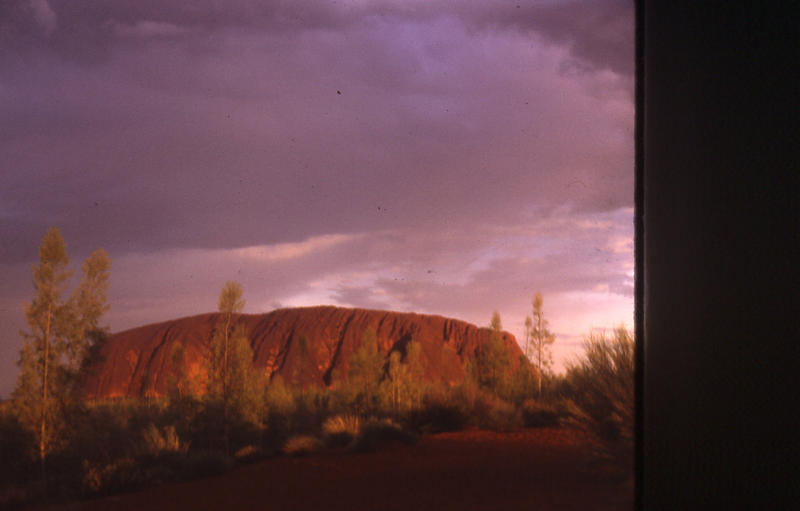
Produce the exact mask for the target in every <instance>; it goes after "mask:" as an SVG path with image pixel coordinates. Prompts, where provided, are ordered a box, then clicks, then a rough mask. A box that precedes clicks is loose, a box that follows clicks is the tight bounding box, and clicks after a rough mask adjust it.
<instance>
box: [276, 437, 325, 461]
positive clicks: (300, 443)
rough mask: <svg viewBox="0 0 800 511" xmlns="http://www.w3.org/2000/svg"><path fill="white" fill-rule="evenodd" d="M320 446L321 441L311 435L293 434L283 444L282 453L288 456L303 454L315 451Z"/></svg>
mask: <svg viewBox="0 0 800 511" xmlns="http://www.w3.org/2000/svg"><path fill="white" fill-rule="evenodd" d="M321 447H322V442H320V440H319V439H318V438H317V437H315V436H311V435H294V436H291V437H289V440H287V441H286V445H284V446H283V453H284V454H288V455H290V456H303V455H306V454H310V453H312V452H316V451H318V450H320V448H321Z"/></svg>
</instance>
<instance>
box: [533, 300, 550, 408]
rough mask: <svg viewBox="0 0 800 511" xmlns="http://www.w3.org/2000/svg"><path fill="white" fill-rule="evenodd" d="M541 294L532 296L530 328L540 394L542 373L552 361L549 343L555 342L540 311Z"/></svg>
mask: <svg viewBox="0 0 800 511" xmlns="http://www.w3.org/2000/svg"><path fill="white" fill-rule="evenodd" d="M543 303H544V300H542V294H541V293H536V295H534V297H533V328H532V330H531V341H532V342H533V350H532V355H533V363H534V365H535V366H536V369H537V372H538V376H537V388H538V395H539V396H541V395H542V374H543V371H549V369H550V366H551V365H552V363H553V355H552V353H551V352H550V345H551V344H553V342H555V340H556V338H555V336H554V335H553V334H552V333H551V332H550V330H548V328H547V326H548V322H547V320H546V319H544V312H543V311H542V305H543Z"/></svg>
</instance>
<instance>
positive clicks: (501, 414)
mask: <svg viewBox="0 0 800 511" xmlns="http://www.w3.org/2000/svg"><path fill="white" fill-rule="evenodd" d="M471 418H472V424H473V425H475V426H477V427H479V428H481V429H491V430H494V431H512V430H515V429H518V428H520V427H521V426H522V417H521V414H520V412H519V410H518V409H517V408H516V407H515V406H514V405H512V404H511V403H509V402H507V401H505V400H503V399H502V398H500V397H498V396H497V395H495V394H494V393H490V392H482V393H480V394H479V396H478V398H477V399H476V400H475V405H474V408H473V412H472V416H471Z"/></svg>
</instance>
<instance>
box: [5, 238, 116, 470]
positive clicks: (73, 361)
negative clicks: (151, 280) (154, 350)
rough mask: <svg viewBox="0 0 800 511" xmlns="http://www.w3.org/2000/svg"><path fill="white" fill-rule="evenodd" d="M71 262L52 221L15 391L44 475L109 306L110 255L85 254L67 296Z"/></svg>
mask: <svg viewBox="0 0 800 511" xmlns="http://www.w3.org/2000/svg"><path fill="white" fill-rule="evenodd" d="M68 266H69V256H68V255H67V245H66V242H65V241H64V238H63V237H62V235H61V232H60V231H59V230H58V229H57V228H55V227H51V228H50V229H48V230H47V232H46V233H45V235H44V237H43V238H42V243H41V245H40V246H39V264H38V265H34V266H33V268H32V270H33V287H34V291H35V294H34V298H33V300H32V301H31V302H30V303H29V304H28V305H27V306H26V307H25V319H26V321H27V323H28V330H26V331H23V332H21V335H22V337H23V339H24V340H25V343H24V345H23V347H22V350H21V353H20V358H19V362H18V365H19V368H20V373H19V377H18V379H17V386H16V388H15V390H14V392H13V396H12V397H13V400H14V409H15V412H16V414H17V416H18V417H19V420H20V422H21V423H22V424H23V425H24V426H25V427H27V428H28V429H29V430H30V431H33V432H35V436H36V442H37V445H38V457H39V460H40V464H41V472H42V479H43V481H44V480H45V479H46V478H45V460H46V458H47V456H48V454H49V453H50V452H51V451H52V450H53V448H54V447H57V446H58V444H59V442H61V441H63V433H64V429H65V425H66V419H65V417H66V408H67V406H68V405H69V403H70V402H71V400H72V398H74V397H75V391H76V388H77V385H76V382H77V378H78V376H79V374H78V373H79V369H80V368H81V366H82V364H83V360H84V359H85V358H86V356H87V354H88V353H89V351H90V349H91V348H92V346H93V345H94V344H95V343H99V342H100V341H101V339H102V338H103V336H104V334H105V332H106V329H105V328H102V327H100V326H99V322H100V318H101V316H102V315H103V313H105V312H106V311H107V310H108V305H107V304H106V292H107V289H108V277H109V270H110V267H111V261H110V259H109V258H108V255H107V254H106V253H105V251H104V250H102V249H98V250H96V251H94V252H93V253H92V254H91V255H90V256H89V258H88V259H86V261H85V262H84V263H83V272H82V279H81V281H80V283H79V285H78V287H77V289H76V290H75V291H74V293H73V294H72V296H71V297H70V298H69V299H66V300H65V299H64V295H65V293H66V292H67V289H66V288H67V286H68V284H69V281H70V279H71V277H72V271H71V270H69V269H68Z"/></svg>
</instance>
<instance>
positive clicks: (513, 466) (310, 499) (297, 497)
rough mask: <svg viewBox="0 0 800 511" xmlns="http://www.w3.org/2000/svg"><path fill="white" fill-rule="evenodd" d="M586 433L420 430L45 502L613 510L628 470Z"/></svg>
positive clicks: (625, 492) (329, 510)
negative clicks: (204, 475) (348, 447)
mask: <svg viewBox="0 0 800 511" xmlns="http://www.w3.org/2000/svg"><path fill="white" fill-rule="evenodd" d="M586 449H587V443H586V440H585V437H584V436H583V435H582V434H581V433H579V432H577V431H574V430H571V429H565V428H541V429H526V430H521V431H517V432H509V433H496V432H490V431H479V430H469V431H462V432H457V433H441V434H435V435H426V436H423V437H422V438H421V439H420V441H419V442H418V443H417V444H415V445H411V446H408V445H396V446H385V447H383V448H380V449H379V450H378V451H376V452H370V453H353V452H347V451H344V450H338V451H333V450H329V451H322V452H318V453H314V454H309V455H306V456H303V457H287V456H281V457H276V458H271V459H268V460H264V461H260V462H257V463H253V464H250V465H246V466H243V467H240V468H238V469H236V470H234V471H232V472H229V473H227V474H223V475H221V476H217V477H212V478H208V479H203V480H197V481H190V482H184V483H171V484H165V485H163V486H159V487H155V488H149V489H146V490H144V491H141V492H138V493H130V494H124V495H117V496H112V497H105V498H102V499H96V500H92V501H85V502H78V503H73V504H70V505H66V506H61V507H56V508H51V509H62V510H67V509H73V510H101V509H102V510H104V509H112V510H114V511H124V510H137V511H139V510H147V511H157V510H175V509H178V510H180V509H186V510H192V511H199V510H205V509H236V510H248V509H253V510H255V509H259V510H323V511H335V510H348V511H351V510H387V511H388V510H436V511H443V510H458V511H465V510H470V509H481V510H517V509H519V510H522V509H524V510H526V511H530V510H550V509H552V510H570V509H576V510H578V509H579V510H589V509H591V510H596V511H598V510H612V509H613V510H619V509H632V508H633V484H632V478H628V479H627V480H625V481H623V482H620V480H619V478H616V479H613V478H611V477H608V476H604V475H602V474H598V473H597V471H595V470H591V469H589V467H588V465H587V451H586Z"/></svg>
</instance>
